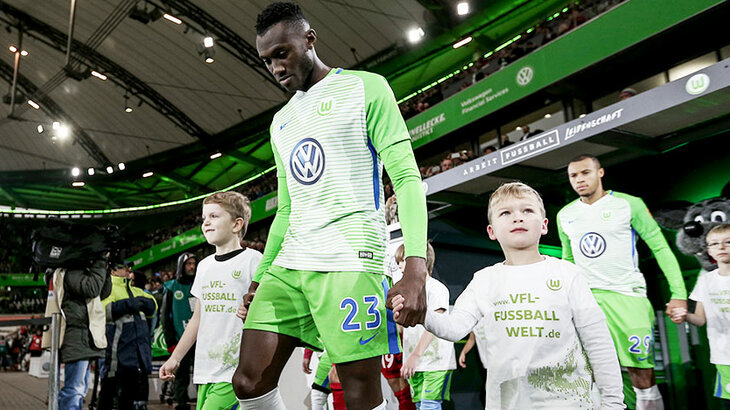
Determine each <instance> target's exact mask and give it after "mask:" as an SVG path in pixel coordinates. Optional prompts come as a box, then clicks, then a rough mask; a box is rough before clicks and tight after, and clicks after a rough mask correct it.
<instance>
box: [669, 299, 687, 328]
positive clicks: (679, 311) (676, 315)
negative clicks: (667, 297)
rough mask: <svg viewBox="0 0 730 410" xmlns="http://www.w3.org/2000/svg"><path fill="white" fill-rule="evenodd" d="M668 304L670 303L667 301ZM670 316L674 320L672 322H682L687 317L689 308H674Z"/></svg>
mask: <svg viewBox="0 0 730 410" xmlns="http://www.w3.org/2000/svg"><path fill="white" fill-rule="evenodd" d="M668 306H669V303H667V307H668ZM669 318H670V319H671V320H672V323H677V324H680V323H682V322H684V321H685V320H686V319H687V309H685V308H673V309H672V311H671V312H669Z"/></svg>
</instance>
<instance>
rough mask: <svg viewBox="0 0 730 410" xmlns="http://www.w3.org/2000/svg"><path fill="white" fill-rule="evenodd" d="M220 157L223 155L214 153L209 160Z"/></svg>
mask: <svg viewBox="0 0 730 410" xmlns="http://www.w3.org/2000/svg"><path fill="white" fill-rule="evenodd" d="M222 155H223V154H221V153H220V152H216V153H215V154H213V155H211V156H210V159H216V158H220V157H221V156H222Z"/></svg>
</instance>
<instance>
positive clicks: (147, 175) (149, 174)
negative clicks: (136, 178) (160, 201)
mask: <svg viewBox="0 0 730 410" xmlns="http://www.w3.org/2000/svg"><path fill="white" fill-rule="evenodd" d="M152 175H155V173H154V172H152V171H148V172H145V173H144V174H142V178H149V177H151V176H152Z"/></svg>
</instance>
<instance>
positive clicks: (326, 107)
mask: <svg viewBox="0 0 730 410" xmlns="http://www.w3.org/2000/svg"><path fill="white" fill-rule="evenodd" d="M333 107H334V101H333V100H332V98H325V99H324V100H322V102H320V103H319V105H318V106H317V114H319V115H321V116H325V115H327V114H329V113H331V112H332V108H333Z"/></svg>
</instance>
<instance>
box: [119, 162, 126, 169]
mask: <svg viewBox="0 0 730 410" xmlns="http://www.w3.org/2000/svg"><path fill="white" fill-rule="evenodd" d="M117 167H119V170H120V171H124V168H126V167H127V166H126V165H124V162H120V163H119V165H117Z"/></svg>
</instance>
